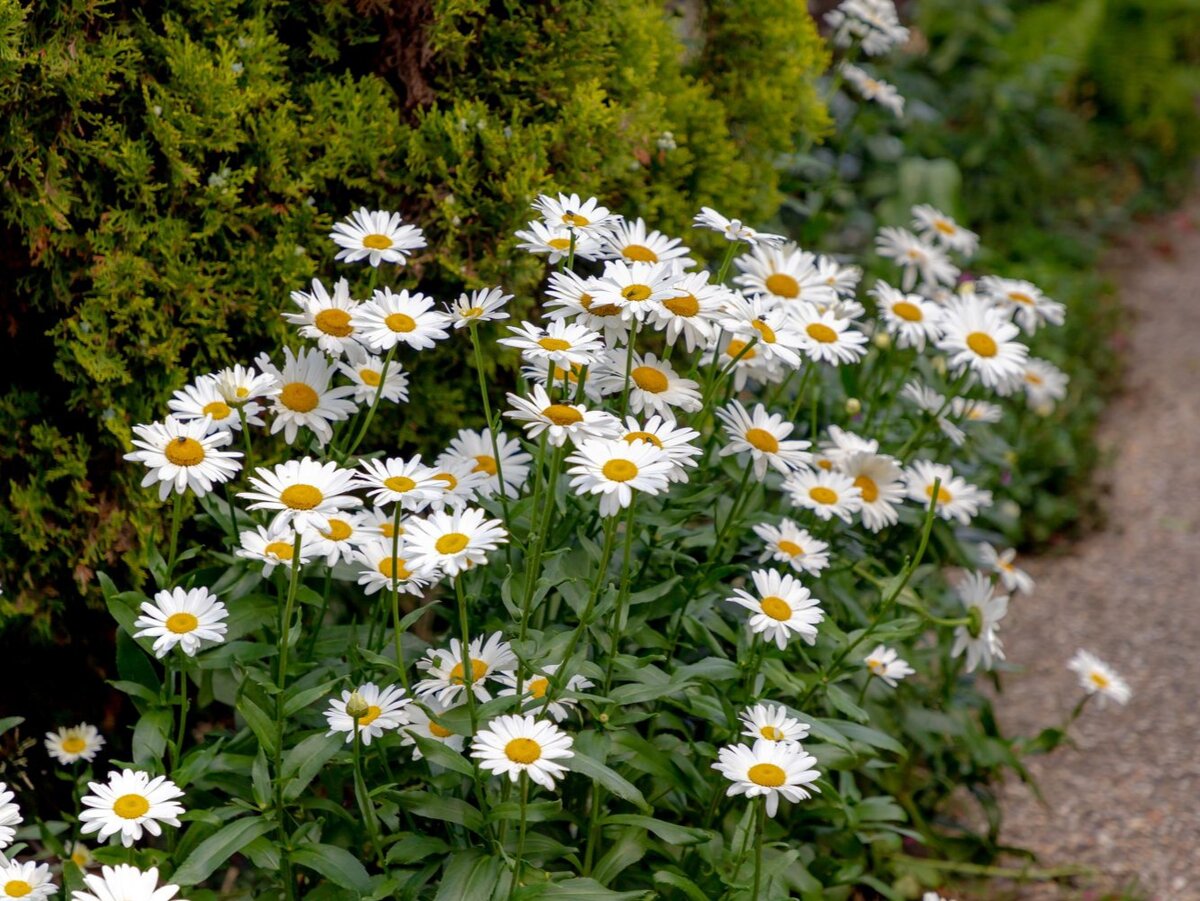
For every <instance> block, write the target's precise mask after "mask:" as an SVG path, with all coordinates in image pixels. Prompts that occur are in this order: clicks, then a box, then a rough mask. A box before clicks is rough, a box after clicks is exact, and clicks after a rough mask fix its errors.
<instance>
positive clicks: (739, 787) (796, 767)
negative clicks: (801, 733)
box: [713, 739, 821, 817]
mask: <svg viewBox="0 0 1200 901" xmlns="http://www.w3.org/2000/svg"><path fill="white" fill-rule="evenodd" d="M816 765H817V758H815V757H813V756H812V755H811V754H809V753H807V752H806V751H805V750H804V748H803V747H802V746H801V745H800V744H799V743H798V742H791V741H767V740H766V739H759V740H758V741H756V742H755V743H754V745H753V746H747V745H741V744H739V745H732V746H729V747H725V748H721V750H720V751H718V752H717V762H716V763H714V764H713V769H714V770H716V771H717V772H719V773H720V774H721V775H722V776H724V777H725V778H726V779H728V780H729V781H730V782H732V783H733V784H732V785H731V786H729V791H727V792H726V793H725V794H726V797H733V796H735V795H745V796H746V797H748V798H756V797H758V796H759V795H762V796H764V798H765V800H766V808H767V816H769V817H773V816H775V813H776V811H778V810H779V798H780V796H783V797H784V798H786V799H787V800H789V801H791V802H792V803H793V804H794V803H796V802H797V801H802V800H804V799H805V798H811V797H812V793H813V792H819V791H820V789H819V788H817V786H815V785H813V783H814V782H816V781H817V779H819V778H820V777H821V774H820V773H819V772H817V770H816V769H814V767H815V766H816Z"/></svg>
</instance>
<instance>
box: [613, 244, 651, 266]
mask: <svg viewBox="0 0 1200 901" xmlns="http://www.w3.org/2000/svg"><path fill="white" fill-rule="evenodd" d="M621 256H623V257H625V259H627V260H633V262H635V263H657V262H658V254H656V253H655V252H654V251H653V250H651V249H650V248H649V247H647V246H646V245H645V244H626V245H625V246H624V247H623V248H621Z"/></svg>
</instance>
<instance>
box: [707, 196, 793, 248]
mask: <svg viewBox="0 0 1200 901" xmlns="http://www.w3.org/2000/svg"><path fill="white" fill-rule="evenodd" d="M692 221H693V222H695V223H696V224H695V225H693V226H692V227H693V228H710V229H712V230H713V231H715V232H719V233H720V234H721V236H722V237H724V238H725V240H726V241H745V242H746V243H747V244H753V245H758V244H765V245H767V246H768V247H777V246H778V245H780V244H782V243H783V242H784V241H785V240H787V239H786V238H784V236H783V235H773V234H771V233H770V232H760V231H756V230H755V229H753V228H751V227H750V226H748V225H745V224H743V223H742V220H740V219H726V218H725V217H724V216H722V215H721V214H720V213H718V212H717V211H716V210H714V209H713V208H712V207H707V206H704V207H701V208H700V212H699V213H697V214H696V215H695V217H693V220H692Z"/></svg>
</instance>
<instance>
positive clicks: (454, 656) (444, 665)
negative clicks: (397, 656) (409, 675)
mask: <svg viewBox="0 0 1200 901" xmlns="http://www.w3.org/2000/svg"><path fill="white" fill-rule="evenodd" d="M469 657H470V660H471V693H472V694H474V695H475V698H476V699H477V700H479V701H490V700H491V699H492V693H491V691H489V690H488V686H487V681H488V680H489V679H499V677H500V674H501V673H504V672H509V671H511V670H514V669H516V667H517V656H516V654H514V653H513V652H512V647H510V646H509V644H508V642H507V641H505V640H504V636H503V635H501V634H500V633H499V632H493V633H492V634H491V635H489V636H487V638H486V639H485V638H484V637H483V636H482V635H477V636H476V637H475V638H472V639H471V644H470V651H469ZM417 669H419V670H422V671H424V673H425V678H424V679H422V680H421V681H420V682H418V683H417V684H416V685H415V686H413V690H414V691H415V692H416V693H417V695H418V696H419V697H420V698H421V699H422V700H423V701H424V700H428V699H430V698H432V699H433V700H435V701H436V702H437V703H439V704H456V703H457V702H458V701H459V699H460V698H461V697H462V695H463V694H464V687H465V684H466V679H465V676H466V669H465V668H464V666H463V652H462V643H461V642H460V641H459V640H458V639H457V638H452V639H450V648H449V650H446V649H443V648H430V649H429V650H427V651H426V652H425V657H424V658H423V659H421V660H418V661H417Z"/></svg>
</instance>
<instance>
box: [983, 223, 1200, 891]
mask: <svg viewBox="0 0 1200 901" xmlns="http://www.w3.org/2000/svg"><path fill="white" fill-rule="evenodd" d="M1198 225H1200V204H1193V205H1192V207H1191V209H1190V210H1189V211H1186V212H1183V213H1178V214H1176V215H1174V216H1172V217H1170V218H1168V219H1166V220H1164V221H1162V222H1160V223H1158V224H1156V225H1155V226H1153V227H1152V229H1151V230H1150V231H1151V232H1152V234H1148V235H1146V237H1145V238H1144V239H1143V240H1141V241H1139V243H1138V246H1137V247H1135V248H1133V250H1132V252H1130V253H1123V254H1121V255H1120V268H1119V269H1118V270H1117V271H1116V272H1115V275H1116V277H1117V280H1118V282H1119V284H1120V286H1121V292H1122V298H1123V301H1124V303H1125V304H1126V305H1127V307H1128V309H1129V311H1130V314H1131V316H1130V319H1131V323H1132V325H1131V332H1132V333H1131V335H1130V336H1129V339H1130V345H1129V350H1128V371H1127V374H1126V380H1125V390H1124V392H1123V393H1122V395H1121V396H1120V397H1119V398H1118V399H1117V400H1116V401H1115V402H1114V403H1113V404H1112V405H1111V406H1110V408H1109V410H1108V411H1107V413H1106V415H1105V420H1104V422H1103V424H1102V426H1101V430H1100V435H1099V438H1100V442H1101V446H1102V447H1103V448H1105V449H1106V450H1107V451H1108V454H1109V455H1110V459H1111V465H1110V466H1109V467H1108V468H1107V470H1106V471H1105V472H1104V473H1102V474H1101V475H1100V478H1101V484H1103V485H1104V486H1106V488H1107V489H1108V495H1109V496H1108V497H1107V498H1106V500H1105V507H1106V510H1107V523H1108V525H1107V528H1106V530H1105V531H1103V532H1099V533H1096V534H1094V535H1091V536H1089V537H1087V538H1086V539H1084V540H1083V541H1082V542H1080V543H1079V544H1077V545H1075V546H1074V547H1072V548H1071V549H1070V551H1069V553H1068V554H1067V555H1066V556H1062V557H1053V558H1044V559H1040V560H1034V561H1030V562H1029V564H1028V566H1027V568H1028V569H1029V571H1030V573H1031V574H1032V575H1033V576H1034V578H1035V579H1037V583H1038V584H1037V590H1036V592H1035V593H1034V595H1033V596H1032V597H1030V598H1029V599H1028V600H1022V599H1020V598H1018V599H1016V601H1015V602H1014V603H1013V605H1012V606H1011V607H1010V610H1011V613H1010V615H1009V618H1008V620H1006V622H1005V623H1004V626H1003V628H1002V635H1003V639H1004V644H1005V648H1006V650H1007V651H1008V658H1009V662H1010V663H1012V664H1014V665H1016V666H1019V667H1022V668H1023V670H1024V671H1023V672H1021V673H1016V674H1013V675H1011V676H1009V677H1007V678H1006V680H1005V690H1004V694H1003V696H1002V697H1000V698H999V699H998V703H997V709H998V712H999V715H1000V717H1001V720H1002V723H1003V725H1004V726H1005V727H1007V729H1008V731H1010V732H1016V733H1022V732H1026V733H1027V732H1029V731H1030V730H1036V729H1038V728H1040V727H1042V726H1045V725H1050V724H1051V723H1053V722H1054V721H1055V720H1056V719H1057V720H1060V721H1061V718H1062V716H1063V714H1064V713H1065V712H1067V711H1069V710H1070V709H1071V707H1072V705H1073V704H1074V702H1075V700H1076V699H1077V698H1078V693H1077V689H1076V683H1075V677H1074V675H1073V674H1072V673H1069V672H1067V671H1066V670H1065V669H1064V664H1065V663H1066V661H1067V660H1068V659H1069V658H1070V656H1071V655H1072V654H1073V653H1074V652H1075V650H1076V648H1086V649H1088V650H1091V651H1092V652H1093V653H1095V654H1097V655H1098V656H1099V657H1100V658H1101V659H1103V660H1105V661H1106V662H1108V663H1109V664H1110V665H1111V666H1113V667H1114V668H1115V669H1116V670H1117V671H1118V672H1119V673H1121V674H1122V675H1123V676H1124V677H1125V678H1126V679H1127V680H1128V682H1129V684H1130V686H1131V687H1132V689H1133V698H1132V700H1131V701H1130V703H1129V705H1128V706H1127V707H1125V708H1114V707H1113V706H1112V705H1109V706H1108V707H1107V708H1106V709H1095V708H1092V707H1091V705H1089V709H1087V710H1086V711H1085V712H1084V714H1083V716H1082V717H1081V719H1080V720H1079V721H1078V723H1077V724H1076V727H1075V729H1074V730H1073V735H1074V737H1075V740H1076V743H1077V748H1071V747H1064V748H1060V749H1059V751H1058V752H1057V753H1055V754H1054V755H1052V756H1050V757H1047V758H1043V759H1035V760H1033V761H1032V762H1031V766H1030V769H1031V770H1032V771H1033V773H1034V775H1035V776H1036V778H1037V781H1038V783H1039V784H1040V786H1041V789H1042V792H1043V794H1044V796H1045V799H1046V804H1045V805H1042V804H1041V803H1039V802H1038V801H1037V800H1036V799H1035V798H1034V797H1033V796H1032V794H1031V793H1030V792H1029V791H1028V790H1027V789H1026V788H1025V787H1024V786H1022V785H1021V784H1020V783H1019V782H1016V781H1015V780H1014V783H1013V784H1011V785H1008V786H1006V789H1005V793H1004V806H1005V812H1006V826H1005V832H1004V839H1005V840H1006V841H1007V842H1008V843H1010V844H1014V845H1018V846H1021V847H1025V848H1030V849H1032V850H1034V851H1035V852H1036V853H1037V854H1038V857H1039V862H1040V863H1041V864H1042V865H1043V866H1051V865H1064V864H1070V863H1082V864H1085V865H1087V866H1089V867H1092V868H1094V869H1095V871H1096V877H1095V879H1094V880H1082V881H1080V882H1079V883H1078V884H1076V885H1074V886H1059V887H1055V886H1053V885H1049V886H1047V885H1040V886H1033V885H1027V886H1024V887H1022V888H1020V889H1019V890H1018V891H1017V893H1016V896H1017V897H1020V898H1034V899H1043V898H1045V899H1050V898H1081V899H1082V898H1096V897H1100V895H1099V894H1097V892H1098V891H1099V892H1117V891H1119V890H1121V889H1128V888H1129V887H1130V886H1131V885H1136V887H1137V891H1136V892H1135V893H1134V894H1133V897H1139V898H1141V897H1146V898H1155V899H1172V901H1179V899H1200V753H1198V752H1197V745H1198V743H1200V617H1198V616H1197V610H1198V608H1200V603H1198V601H1197V597H1198V596H1200V585H1198V583H1200V228H1198V227H1197V226H1198Z"/></svg>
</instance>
